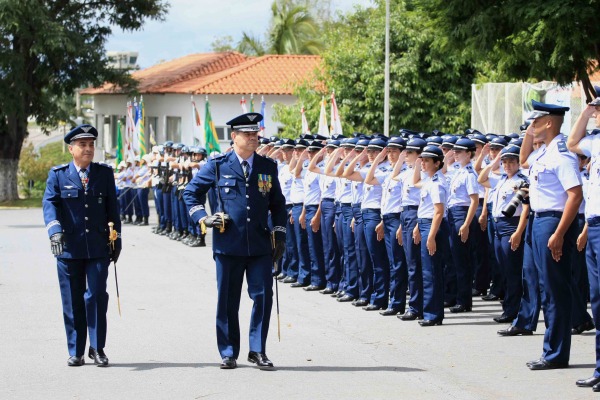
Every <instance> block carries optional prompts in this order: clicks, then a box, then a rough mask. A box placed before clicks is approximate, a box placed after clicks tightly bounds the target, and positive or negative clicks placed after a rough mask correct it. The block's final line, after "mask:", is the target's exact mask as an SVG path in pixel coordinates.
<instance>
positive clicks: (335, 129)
mask: <svg viewBox="0 0 600 400" xmlns="http://www.w3.org/2000/svg"><path fill="white" fill-rule="evenodd" d="M330 129H331V135H338V134H339V135H343V134H344V132H342V121H340V114H339V113H338V108H337V103H336V102H335V92H331V127H330Z"/></svg>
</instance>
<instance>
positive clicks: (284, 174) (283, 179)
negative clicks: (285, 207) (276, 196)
mask: <svg viewBox="0 0 600 400" xmlns="http://www.w3.org/2000/svg"><path fill="white" fill-rule="evenodd" d="M280 164H281V168H279V174H278V175H277V177H278V178H279V185H281V192H282V193H283V197H285V204H291V203H292V197H291V194H292V183H293V182H294V175H293V174H292V172H291V171H290V169H289V165H288V163H286V162H282V163H280Z"/></svg>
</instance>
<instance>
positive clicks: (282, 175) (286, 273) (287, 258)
mask: <svg viewBox="0 0 600 400" xmlns="http://www.w3.org/2000/svg"><path fill="white" fill-rule="evenodd" d="M294 146H295V142H294V141H293V140H292V139H282V140H281V147H282V148H294ZM278 167H279V183H280V185H281V191H282V193H283V196H284V197H285V209H286V213H287V219H286V235H285V254H284V255H283V259H282V260H281V273H282V274H283V282H285V283H294V282H296V279H297V278H298V249H297V248H296V231H295V229H294V225H293V224H292V223H291V222H290V217H291V216H292V208H293V207H294V204H293V202H292V196H291V194H292V183H293V181H294V176H293V175H292V172H291V171H290V168H289V164H288V163H287V162H282V163H281V164H279V166H278Z"/></svg>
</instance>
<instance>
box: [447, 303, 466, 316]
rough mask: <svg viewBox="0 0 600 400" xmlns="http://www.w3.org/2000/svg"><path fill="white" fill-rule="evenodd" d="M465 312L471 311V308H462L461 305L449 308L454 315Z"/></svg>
mask: <svg viewBox="0 0 600 400" xmlns="http://www.w3.org/2000/svg"><path fill="white" fill-rule="evenodd" d="M467 311H471V307H466V306H463V305H462V304H457V305H455V306H453V307H450V312H451V313H455V314H456V313H462V312H467Z"/></svg>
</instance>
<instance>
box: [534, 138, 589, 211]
mask: <svg viewBox="0 0 600 400" xmlns="http://www.w3.org/2000/svg"><path fill="white" fill-rule="evenodd" d="M532 161H533V163H530V164H529V165H530V170H531V180H530V184H531V186H530V188H529V197H530V200H531V209H532V210H533V211H535V212H542V211H563V210H564V208H565V204H566V202H567V192H566V191H567V190H568V189H571V188H573V187H576V186H581V178H580V177H579V166H578V165H577V157H576V156H575V154H573V153H571V152H570V151H569V150H568V149H567V144H566V143H565V137H564V135H562V134H559V135H558V136H556V137H555V138H554V139H552V142H550V144H549V145H548V147H546V146H545V145H543V146H542V147H540V149H539V153H538V154H536V156H535V157H533V159H532Z"/></svg>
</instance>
